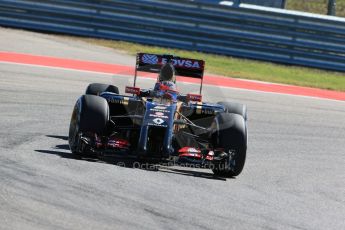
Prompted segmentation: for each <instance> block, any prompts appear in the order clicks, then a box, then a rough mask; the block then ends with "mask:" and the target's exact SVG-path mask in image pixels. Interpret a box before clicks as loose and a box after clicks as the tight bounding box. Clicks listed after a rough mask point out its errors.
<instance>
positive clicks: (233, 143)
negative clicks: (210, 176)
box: [212, 113, 247, 177]
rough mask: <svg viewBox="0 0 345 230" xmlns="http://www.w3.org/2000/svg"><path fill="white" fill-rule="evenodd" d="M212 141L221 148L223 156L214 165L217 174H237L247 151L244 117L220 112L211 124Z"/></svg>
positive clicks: (230, 175)
mask: <svg viewBox="0 0 345 230" xmlns="http://www.w3.org/2000/svg"><path fill="white" fill-rule="evenodd" d="M212 127H213V129H214V131H213V133H212V142H213V145H214V147H215V149H222V152H223V153H225V154H224V155H225V157H224V158H222V160H220V161H219V162H217V163H216V164H215V165H214V169H213V172H214V174H215V175H217V176H223V177H234V176H238V175H239V174H240V173H241V172H242V169H243V167H244V163H245V160H246V152H247V132H246V125H245V120H244V118H243V117H242V116H241V115H239V114H234V113H220V114H218V115H217V116H216V117H215V120H214V123H213V125H212Z"/></svg>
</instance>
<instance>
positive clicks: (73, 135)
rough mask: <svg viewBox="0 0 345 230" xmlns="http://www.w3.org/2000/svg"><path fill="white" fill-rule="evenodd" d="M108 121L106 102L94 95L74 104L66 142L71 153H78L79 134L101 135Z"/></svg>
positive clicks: (84, 96)
mask: <svg viewBox="0 0 345 230" xmlns="http://www.w3.org/2000/svg"><path fill="white" fill-rule="evenodd" d="M108 121H109V106H108V103H107V101H106V100H105V99H104V98H102V97H98V96H94V95H83V96H81V97H80V98H79V99H78V101H77V102H76V104H75V106H74V109H73V113H72V117H71V122H70V127H69V135H68V142H69V146H70V149H71V151H72V153H75V154H78V153H80V148H79V147H80V143H79V139H80V138H79V135H80V134H81V133H97V134H100V135H101V134H103V133H104V132H105V131H106V128H107V125H108Z"/></svg>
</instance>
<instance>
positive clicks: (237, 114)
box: [68, 53, 248, 177]
mask: <svg viewBox="0 0 345 230" xmlns="http://www.w3.org/2000/svg"><path fill="white" fill-rule="evenodd" d="M163 70H164V71H165V72H164V71H163ZM139 71H140V72H141V71H143V72H150V73H158V77H157V83H156V84H155V87H154V88H153V89H140V88H139V87H137V86H136V80H137V73H138V72H139ZM203 74H204V61H203V60H195V59H189V58H180V57H176V56H172V55H156V54H147V53H138V54H137V60H136V66H135V76H134V84H133V86H127V87H126V89H125V92H126V95H123V94H120V93H119V89H118V87H116V86H113V85H106V84H100V83H93V84H90V85H89V86H88V87H87V89H86V93H85V95H82V96H81V97H80V98H79V99H78V100H77V102H76V104H75V107H74V110H73V113H72V118H71V122H70V128H69V139H68V140H69V146H70V149H71V151H72V153H73V154H76V155H77V156H86V155H89V154H93V155H97V156H109V155H110V156H119V155H120V156H128V157H134V158H137V159H139V160H140V161H141V162H142V161H148V162H151V161H153V162H156V163H162V162H171V161H173V162H174V163H176V164H181V163H184V164H186V163H188V164H191V165H199V166H202V167H206V168H210V169H212V170H213V172H214V174H216V175H217V176H223V177H233V176H237V175H239V174H240V173H241V171H242V169H243V167H244V163H245V159H246V151H247V135H248V131H247V109H246V106H245V105H242V104H238V103H233V102H218V103H208V102H203V101H202V96H201V92H202V84H203ZM164 75H168V76H164ZM175 75H179V76H184V77H192V78H197V79H200V81H201V84H200V93H199V94H191V93H187V94H183V93H181V92H178V91H177V90H176V87H174V83H176V79H175ZM164 77H165V78H164ZM167 82H168V84H166V83H167Z"/></svg>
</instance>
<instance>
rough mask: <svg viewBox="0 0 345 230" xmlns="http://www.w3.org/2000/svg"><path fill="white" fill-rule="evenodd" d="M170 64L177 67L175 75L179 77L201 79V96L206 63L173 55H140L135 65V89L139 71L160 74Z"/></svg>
mask: <svg viewBox="0 0 345 230" xmlns="http://www.w3.org/2000/svg"><path fill="white" fill-rule="evenodd" d="M169 62H170V63H171V64H172V65H173V66H174V67H175V72H176V73H175V74H176V75H177V76H183V77H192V78H198V79H200V94H201V91H202V84H203V78H204V67H205V62H204V61H203V60H197V59H191V58H181V57H176V56H173V55H159V54H148V53H138V54H137V59H136V65H135V76H134V87H135V85H136V80H137V72H138V71H140V72H149V73H159V72H160V70H161V67H162V65H164V64H166V63H169Z"/></svg>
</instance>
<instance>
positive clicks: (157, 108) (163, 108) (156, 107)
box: [153, 106, 167, 110]
mask: <svg viewBox="0 0 345 230" xmlns="http://www.w3.org/2000/svg"><path fill="white" fill-rule="evenodd" d="M153 109H154V110H165V109H167V107H166V106H155V107H154V108H153Z"/></svg>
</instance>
